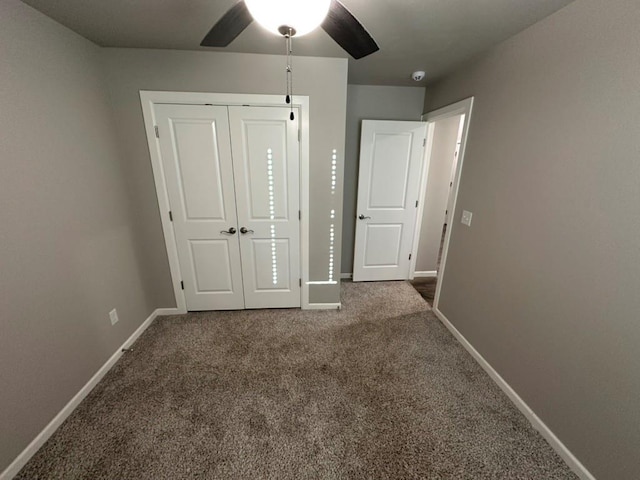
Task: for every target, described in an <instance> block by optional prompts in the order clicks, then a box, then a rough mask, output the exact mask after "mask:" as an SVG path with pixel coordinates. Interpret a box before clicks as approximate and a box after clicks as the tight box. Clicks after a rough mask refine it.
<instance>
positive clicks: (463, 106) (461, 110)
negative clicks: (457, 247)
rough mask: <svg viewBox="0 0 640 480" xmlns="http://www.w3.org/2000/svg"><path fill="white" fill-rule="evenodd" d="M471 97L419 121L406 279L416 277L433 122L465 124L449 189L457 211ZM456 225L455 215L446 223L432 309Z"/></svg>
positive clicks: (454, 208)
mask: <svg viewBox="0 0 640 480" xmlns="http://www.w3.org/2000/svg"><path fill="white" fill-rule="evenodd" d="M473 98H474V97H469V98H465V99H464V100H461V101H459V102H456V103H452V104H451V105H447V106H446V107H442V108H439V109H438V110H434V111H432V112H428V113H425V114H423V115H422V120H423V121H426V122H427V147H426V149H425V154H424V162H423V164H422V175H421V180H420V203H419V204H418V209H417V210H418V211H417V212H416V215H417V216H418V218H417V219H416V230H415V233H414V239H413V250H412V255H411V264H410V266H409V278H410V279H413V278H414V276H415V270H416V257H417V254H418V243H419V240H420V229H421V227H422V215H423V212H424V198H425V195H426V193H427V180H428V176H429V165H430V163H431V154H432V152H433V136H434V131H435V122H437V121H439V120H444V119H445V118H449V117H453V116H457V115H464V116H465V117H464V124H463V126H462V137H461V141H460V151H459V153H458V163H457V166H456V172H455V176H454V179H453V186H452V190H451V195H452V196H453V201H452V204H451V212H452V215H453V214H454V213H455V210H456V202H457V200H458V187H459V186H460V177H461V173H462V165H463V163H464V154H465V152H466V147H467V136H468V134H469V123H470V122H471V112H472V110H473ZM455 224H456V222H455V219H454V217H453V216H452V217H451V221H450V222H449V225H448V226H447V232H446V233H445V236H444V245H443V247H442V260H441V261H440V270H439V271H438V273H437V276H438V279H439V280H438V282H437V284H436V293H435V297H434V300H433V308H434V309H435V308H437V306H438V300H439V298H440V290H441V288H442V282H441V281H440V279H441V278H442V275H443V274H444V270H445V266H446V263H447V253H448V251H449V240H450V239H451V232H452V230H453V228H454V225H455Z"/></svg>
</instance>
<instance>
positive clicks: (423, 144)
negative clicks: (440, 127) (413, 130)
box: [422, 138, 427, 147]
mask: <svg viewBox="0 0 640 480" xmlns="http://www.w3.org/2000/svg"><path fill="white" fill-rule="evenodd" d="M422 146H423V147H426V146H427V139H426V138H423V139H422Z"/></svg>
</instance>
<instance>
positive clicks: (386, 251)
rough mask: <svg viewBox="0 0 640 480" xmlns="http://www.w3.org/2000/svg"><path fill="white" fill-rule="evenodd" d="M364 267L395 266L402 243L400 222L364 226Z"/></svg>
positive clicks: (398, 259) (397, 262)
mask: <svg viewBox="0 0 640 480" xmlns="http://www.w3.org/2000/svg"><path fill="white" fill-rule="evenodd" d="M365 228H366V231H365V235H366V239H365V258H364V267H365V268H368V267H397V266H398V264H399V261H400V246H401V245H402V224H400V225H393V224H384V225H376V224H371V223H368V224H367V225H366V226H365Z"/></svg>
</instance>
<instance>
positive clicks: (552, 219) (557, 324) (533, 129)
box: [425, 0, 640, 480]
mask: <svg viewBox="0 0 640 480" xmlns="http://www.w3.org/2000/svg"><path fill="white" fill-rule="evenodd" d="M638 25H640V8H638V1H637V0H580V1H576V2H573V3H571V4H570V5H569V6H567V7H565V8H564V9H562V10H560V11H559V12H557V13H555V14H554V15H552V16H550V17H549V18H547V19H546V20H543V21H542V22H540V23H538V24H536V25H534V26H532V27H531V28H529V29H528V30H525V31H524V32H523V33H521V34H519V35H517V36H515V37H513V38H512V39H510V40H508V41H506V42H504V43H502V44H500V45H499V46H497V47H496V48H494V49H492V50H491V51H490V52H488V53H487V54H486V55H484V56H482V57H480V58H478V59H476V60H474V61H473V62H471V63H469V64H467V65H466V66H464V67H463V68H461V69H460V70H458V71H457V72H456V73H454V74H453V75H450V76H449V77H447V78H445V79H443V80H442V81H441V82H439V83H438V84H436V85H433V87H432V88H430V89H429V90H428V97H429V98H428V100H427V102H426V105H425V111H428V110H432V109H434V108H437V107H440V106H443V105H447V104H450V103H452V102H454V101H457V100H460V99H463V98H465V97H468V96H470V95H474V96H475V105H474V112H473V115H472V118H471V125H470V131H469V139H468V145H467V148H468V150H467V154H466V158H465V160H464V167H463V171H462V179H461V185H460V192H459V198H458V204H457V208H456V216H455V217H454V218H455V221H453V222H452V223H453V231H452V232H453V234H452V239H451V250H450V256H449V259H448V260H447V266H446V271H445V272H444V279H443V287H442V288H443V289H442V296H441V299H440V308H441V310H442V312H443V313H444V314H445V315H446V316H447V318H449V320H451V322H452V323H453V324H454V325H455V326H456V328H458V329H459V330H460V331H461V332H462V334H463V335H464V336H465V337H466V338H467V339H468V340H469V341H470V342H471V343H472V344H473V345H474V347H475V348H476V349H477V350H478V351H479V352H480V353H481V354H482V355H483V356H484V357H485V358H486V359H487V360H488V361H489V363H490V364H491V365H493V366H494V367H495V369H496V370H497V371H498V372H499V373H500V375H502V376H503V377H504V378H505V380H506V381H507V382H508V383H509V384H510V385H511V386H513V388H514V389H515V390H516V392H518V394H519V395H520V396H521V397H522V398H523V399H524V400H525V401H526V402H527V403H528V404H529V406H530V407H531V408H533V410H534V411H535V412H536V413H537V414H538V416H540V417H541V418H542V420H543V421H544V422H545V423H546V424H547V425H548V426H549V427H550V428H551V429H552V430H553V432H554V433H555V434H556V435H557V436H558V437H559V438H560V440H561V441H562V442H564V443H565V445H566V446H567V447H568V448H569V449H570V450H571V451H572V452H573V453H574V454H575V455H576V456H577V457H578V458H579V459H580V460H581V461H582V462H583V463H584V464H585V465H586V467H587V468H588V469H589V470H590V471H591V472H592V473H593V474H594V475H595V476H596V477H597V478H599V479H602V480H604V479H615V480H623V479H636V478H638V474H639V472H640V459H639V457H638V447H639V446H640V354H639V353H638V352H640V322H639V321H638V312H640V295H638V292H639V291H640V247H639V246H638V245H639V243H638V238H639V237H640V161H639V160H640V136H639V135H638V126H639V124H640V95H639V91H640V90H639V86H640V80H639V79H640V29H639V28H638ZM462 209H466V210H470V211H472V212H473V214H474V216H473V223H472V226H471V227H470V228H467V227H465V226H463V225H461V224H460V212H461V210H462Z"/></svg>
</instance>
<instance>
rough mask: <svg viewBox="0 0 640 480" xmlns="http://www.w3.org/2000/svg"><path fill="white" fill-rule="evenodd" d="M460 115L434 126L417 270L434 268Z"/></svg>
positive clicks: (423, 270)
mask: <svg viewBox="0 0 640 480" xmlns="http://www.w3.org/2000/svg"><path fill="white" fill-rule="evenodd" d="M460 118H461V115H456V116H454V117H449V118H445V119H443V120H440V121H438V122H436V123H435V125H434V132H433V147H432V149H431V159H430V162H429V176H428V177H427V190H426V193H425V196H424V210H423V211H422V224H421V226H420V239H419V241H418V252H417V253H416V271H417V272H432V271H435V270H437V266H438V254H439V253H440V243H441V241H442V226H443V224H444V220H445V212H446V210H447V200H448V199H449V183H450V182H451V169H452V168H453V158H454V154H455V151H456V144H457V140H458V131H459V130H460Z"/></svg>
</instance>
